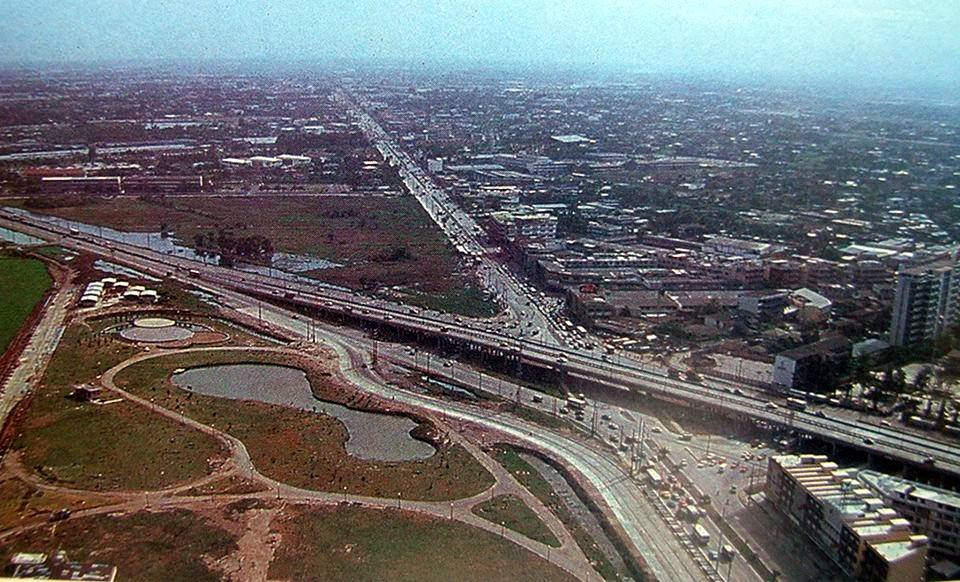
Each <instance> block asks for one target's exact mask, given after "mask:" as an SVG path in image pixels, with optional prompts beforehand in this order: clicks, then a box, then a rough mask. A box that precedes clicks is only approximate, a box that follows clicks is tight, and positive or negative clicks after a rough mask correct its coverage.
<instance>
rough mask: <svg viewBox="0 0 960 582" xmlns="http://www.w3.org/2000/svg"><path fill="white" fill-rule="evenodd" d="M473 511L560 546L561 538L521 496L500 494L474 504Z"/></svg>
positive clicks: (507, 526)
mask: <svg viewBox="0 0 960 582" xmlns="http://www.w3.org/2000/svg"><path fill="white" fill-rule="evenodd" d="M471 511H473V513H474V514H476V515H478V516H480V517H482V518H483V519H485V520H487V521H491V522H493V523H496V524H501V525H503V526H504V527H506V528H509V529H512V530H513V531H515V532H517V533H519V534H521V535H525V536H527V537H528V538H530V539H532V540H536V541H538V542H541V543H544V544H547V545H548V546H553V547H555V548H559V547H560V540H558V539H557V537H556V536H555V535H553V532H551V531H550V528H548V527H547V526H546V525H545V524H544V523H543V521H541V520H540V518H539V517H537V514H536V513H534V512H533V510H532V509H530V508H529V507H527V504H526V503H524V502H523V500H522V499H520V498H519V497H516V496H514V495H498V496H496V497H494V498H493V499H488V500H487V501H484V502H482V503H478V504H477V505H474V506H473V509H472V510H471Z"/></svg>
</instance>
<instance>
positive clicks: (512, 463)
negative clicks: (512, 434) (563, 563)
mask: <svg viewBox="0 0 960 582" xmlns="http://www.w3.org/2000/svg"><path fill="white" fill-rule="evenodd" d="M494 458H496V459H497V461H498V462H499V463H500V464H501V465H503V467H504V468H505V469H506V470H508V471H510V473H511V474H512V475H513V476H514V477H516V479H517V481H519V482H520V483H521V484H522V485H523V486H524V487H526V488H527V489H528V490H529V491H530V492H531V493H533V494H534V495H536V496H537V498H538V499H539V500H540V501H541V502H543V504H544V505H546V506H547V507H549V508H550V511H552V512H553V514H554V515H556V516H557V518H558V519H560V521H561V522H563V525H564V526H566V528H567V531H569V532H570V534H571V535H572V536H573V539H574V540H576V542H577V545H578V546H580V549H581V550H583V553H584V554H585V555H586V556H587V559H589V560H590V561H591V562H592V563H593V565H594V566H593V567H594V569H596V571H597V573H599V574H600V575H601V576H602V577H603V578H604V580H619V579H620V576H619V575H618V573H617V570H616V568H614V567H613V564H611V563H610V561H609V560H608V559H607V557H606V556H605V555H604V554H603V552H602V551H600V548H599V547H598V546H597V544H596V542H595V541H594V540H593V538H591V537H590V534H588V533H587V531H586V530H585V529H583V526H581V525H580V522H578V521H577V518H576V517H574V515H573V514H571V513H570V511H569V510H568V509H567V506H566V504H565V503H564V501H563V500H562V499H561V498H560V496H559V495H557V492H556V491H554V489H553V486H552V485H550V483H549V482H547V480H546V479H544V478H543V476H542V475H540V473H539V472H538V471H537V470H536V469H534V468H533V467H532V466H530V463H527V462H526V461H524V460H523V458H522V457H520V455H519V454H518V452H517V451H516V450H515V449H514V448H512V447H510V446H508V445H497V447H496V448H495V449H494Z"/></svg>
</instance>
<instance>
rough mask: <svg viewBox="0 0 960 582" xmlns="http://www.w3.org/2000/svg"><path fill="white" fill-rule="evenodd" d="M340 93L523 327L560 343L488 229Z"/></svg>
mask: <svg viewBox="0 0 960 582" xmlns="http://www.w3.org/2000/svg"><path fill="white" fill-rule="evenodd" d="M334 95H335V98H336V99H337V100H338V101H339V102H340V103H341V104H342V105H344V106H345V107H346V108H347V109H348V111H350V112H351V113H352V115H353V117H354V118H355V119H356V120H357V123H358V124H359V125H360V128H361V129H362V130H363V132H364V134H365V135H366V136H367V139H369V140H370V142H371V143H372V144H373V145H374V146H375V147H376V148H377V150H378V151H379V152H380V154H381V155H382V156H383V158H384V159H385V160H386V161H387V162H388V163H390V164H391V165H392V166H393V167H395V168H396V169H397V172H398V173H399V175H400V177H401V179H402V180H403V182H404V184H405V185H406V186H407V188H408V189H409V190H410V192H411V193H412V194H413V195H414V197H416V199H417V201H419V202H420V205H421V206H423V208H424V210H425V211H426V212H427V214H428V215H430V218H432V219H433V221H434V222H436V223H437V225H438V226H439V227H440V228H441V229H442V230H443V232H444V233H445V234H446V235H447V237H448V238H449V239H450V242H451V243H452V244H453V245H454V247H456V249H457V250H458V251H459V252H460V253H461V254H462V255H464V256H465V257H467V258H468V260H471V261H473V263H474V264H475V265H476V267H477V271H478V274H479V275H480V280H481V282H482V283H483V284H484V286H486V287H487V289H488V290H489V291H491V292H492V293H494V294H495V295H496V296H497V297H498V298H499V299H500V301H501V302H502V303H503V304H504V305H505V306H506V308H507V309H508V311H509V312H510V313H511V314H512V315H513V316H514V317H515V318H516V319H517V321H519V322H520V325H521V327H522V328H524V329H528V330H529V331H530V332H533V331H535V332H536V333H537V334H540V335H541V336H542V340H543V341H544V342H546V343H549V344H555V345H561V344H562V340H561V335H560V331H561V330H560V328H559V325H558V324H557V322H556V321H555V320H554V319H553V317H552V315H551V314H550V313H549V312H548V311H547V310H546V309H545V306H544V305H543V303H542V299H543V297H542V296H541V295H539V294H538V293H536V291H535V290H533V289H532V288H529V287H527V286H526V285H525V284H524V283H523V282H522V281H520V280H519V279H518V278H517V277H516V275H515V274H514V273H513V272H511V271H510V269H508V268H507V267H506V266H504V265H503V263H501V262H500V261H498V260H497V259H496V258H495V257H492V256H490V254H489V253H488V252H487V249H486V248H484V246H483V244H482V243H481V242H480V235H481V234H482V233H483V229H481V228H480V226H479V225H478V224H477V223H476V221H474V220H473V218H471V217H470V215H469V214H467V213H466V212H464V210H463V209H462V208H460V206H459V205H458V204H457V203H456V202H455V201H453V200H452V199H451V198H450V196H448V195H447V193H446V192H445V191H444V190H443V189H442V188H439V187H438V186H437V185H436V184H435V183H434V182H433V179H432V178H431V177H430V176H429V175H428V174H427V173H426V172H425V171H424V170H423V168H421V167H420V166H419V165H418V164H417V163H416V162H414V161H413V159H412V158H411V157H410V156H409V155H408V154H407V153H406V152H405V151H404V150H403V149H402V148H400V147H399V146H398V145H397V144H396V142H395V141H394V140H393V138H392V137H391V136H390V134H388V133H387V132H386V131H385V130H384V129H383V128H382V127H381V126H380V124H379V123H377V121H376V120H375V119H374V118H373V117H372V116H371V115H369V114H368V113H367V112H366V111H364V109H363V108H362V106H361V105H360V104H358V103H357V102H356V101H355V100H354V99H353V98H352V97H351V96H350V95H348V94H347V93H346V92H345V91H342V90H340V91H337V92H336V93H335V94H334Z"/></svg>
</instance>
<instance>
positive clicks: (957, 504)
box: [857, 470, 960, 509]
mask: <svg viewBox="0 0 960 582" xmlns="http://www.w3.org/2000/svg"><path fill="white" fill-rule="evenodd" d="M857 478H859V479H860V480H861V481H863V482H864V483H866V484H867V485H868V486H869V487H870V488H872V489H873V490H874V491H877V492H879V493H881V494H883V495H890V494H893V493H900V494H903V495H906V496H908V497H911V498H914V499H917V500H923V501H931V502H934V503H940V504H943V505H946V506H948V507H952V508H957V509H960V493H957V492H955V491H949V490H947V489H941V488H939V487H934V486H932V485H926V484H924V483H918V482H916V481H911V480H909V479H904V478H902V477H895V476H893V475H886V474H884V473H879V472H877V471H871V470H863V471H860V472H859V473H857Z"/></svg>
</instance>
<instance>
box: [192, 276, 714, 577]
mask: <svg viewBox="0 0 960 582" xmlns="http://www.w3.org/2000/svg"><path fill="white" fill-rule="evenodd" d="M201 286H202V287H206V290H207V291H208V292H218V293H219V294H220V297H221V299H222V300H223V301H224V302H225V303H226V304H227V306H228V307H229V308H231V309H235V310H237V311H239V312H240V313H243V314H245V315H247V316H248V317H253V318H258V319H261V320H263V321H266V322H267V323H269V324H270V325H272V326H274V327H277V328H281V329H284V330H286V331H288V332H290V333H292V334H293V335H294V336H296V337H304V338H306V337H308V336H310V337H314V338H316V339H317V340H320V341H322V342H323V343H324V344H325V345H327V346H330V347H331V348H333V349H334V350H335V351H336V352H337V354H338V356H339V357H340V359H341V362H350V363H351V365H350V366H349V367H348V369H346V370H345V371H344V374H345V375H346V376H347V378H348V379H349V380H351V381H352V382H354V383H356V384H357V385H358V386H360V387H361V388H362V389H363V390H365V391H368V392H370V393H372V394H376V395H378V396H381V397H383V398H385V399H387V400H394V401H399V402H403V403H406V404H409V405H411V406H415V407H417V408H420V409H423V410H428V411H431V412H434V413H437V414H440V415H442V416H444V417H445V418H446V419H447V420H454V421H457V422H467V423H473V424H477V425H479V426H483V427H486V428H488V429H492V430H495V431H498V432H500V433H502V434H504V435H508V436H510V437H512V438H514V439H517V440H518V441H521V442H526V443H528V444H529V445H530V446H533V447H535V448H538V449H541V450H544V451H550V452H551V453H553V454H554V455H555V456H556V458H558V459H561V460H563V461H564V462H565V463H566V464H568V466H569V467H570V468H572V469H573V470H574V471H576V472H578V473H579V474H580V475H582V477H583V478H584V479H586V481H587V482H589V483H590V484H591V485H592V486H593V487H594V488H595V489H596V491H598V493H599V494H600V496H601V497H602V499H603V501H604V502H605V503H606V504H607V506H608V507H609V508H610V511H611V512H612V514H613V517H614V518H615V519H616V520H617V521H618V522H619V523H620V524H621V526H622V527H623V528H624V530H625V531H626V533H627V535H628V536H629V537H630V539H631V541H632V542H633V544H634V545H635V546H636V547H637V549H638V550H639V551H640V552H641V554H642V555H643V557H644V559H645V560H646V561H647V563H648V566H649V568H650V570H651V571H652V572H653V573H654V575H655V576H656V578H657V579H658V580H691V581H693V580H709V579H711V578H712V576H711V575H710V574H708V572H705V571H704V570H703V569H702V568H701V567H700V566H698V564H697V563H696V562H695V561H694V559H693V558H692V557H691V556H690V554H689V553H688V552H686V550H685V549H684V547H683V545H682V544H681V543H680V541H679V540H678V539H676V538H675V537H673V536H670V535H666V536H665V535H663V534H664V532H665V531H666V529H665V528H666V526H665V525H664V524H663V523H662V521H661V519H660V518H659V516H658V515H657V514H656V513H655V510H654V509H653V508H652V506H651V505H650V502H649V501H648V500H647V499H646V497H645V496H644V495H643V492H642V490H641V488H640V487H639V486H638V485H637V484H636V483H635V482H634V481H633V480H632V479H631V478H630V477H629V475H628V474H627V472H626V471H625V470H624V468H623V466H622V465H621V464H620V463H619V462H618V459H617V458H616V456H615V455H613V454H609V453H607V454H604V452H603V451H601V450H600V449H599V448H594V447H591V446H589V445H587V444H585V443H583V442H581V441H579V440H576V439H572V438H569V437H566V436H563V435H561V434H559V433H555V432H553V431H550V430H548V429H545V428H544V427H542V426H540V425H537V424H534V423H531V422H528V421H524V420H522V419H520V418H517V417H515V416H512V415H509V414H497V413H495V412H492V411H490V410H487V409H484V408H480V407H475V406H472V405H470V404H469V403H465V402H457V401H451V400H448V399H439V398H434V397H432V396H429V395H426V394H418V393H415V392H409V391H405V390H401V389H399V388H395V387H392V386H390V385H389V384H388V383H386V382H384V381H383V379H382V378H380V377H379V376H377V375H376V374H375V373H374V372H373V366H372V365H371V364H372V358H371V355H370V354H371V353H372V351H373V350H372V345H370V344H371V340H370V339H369V338H366V337H364V336H363V335H362V334H360V333H357V332H353V333H350V331H346V332H345V331H344V330H342V329H337V328H335V327H332V326H329V325H328V324H325V323H324V322H322V321H314V320H309V319H308V318H305V317H304V316H302V315H298V314H295V313H293V312H291V311H289V310H286V309H284V308H281V307H278V306H275V305H272V304H260V303H259V302H257V301H253V300H251V299H250V298H249V297H247V296H245V295H243V294H240V293H237V292H233V291H229V290H223V289H218V288H217V287H215V286H207V285H206V283H203V284H201ZM397 355H398V356H399V354H397ZM412 363H413V362H412V361H411V362H408V364H412ZM714 579H715V578H714Z"/></svg>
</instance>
